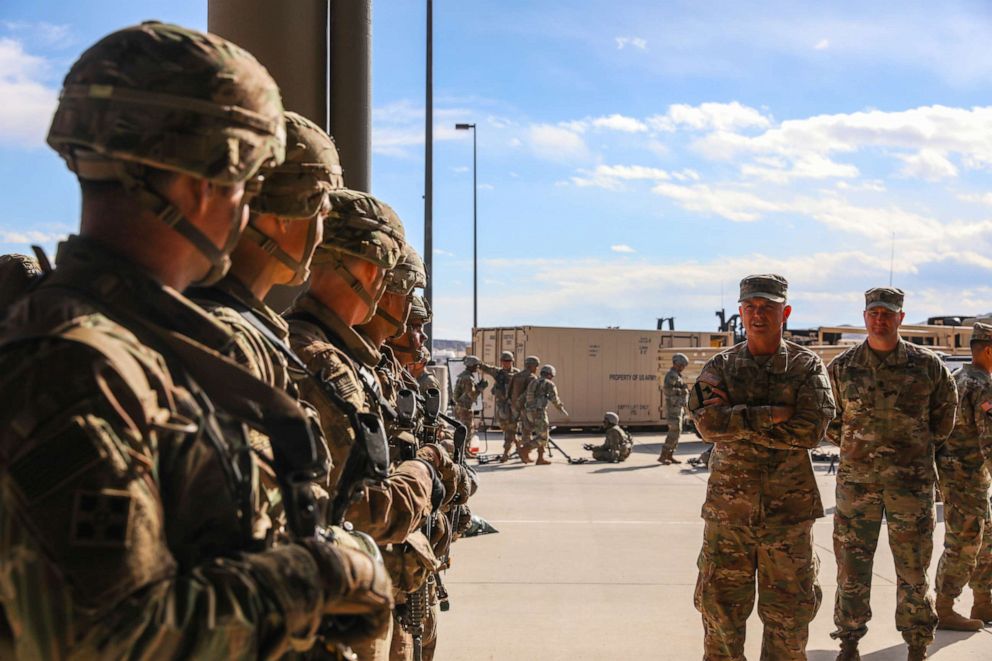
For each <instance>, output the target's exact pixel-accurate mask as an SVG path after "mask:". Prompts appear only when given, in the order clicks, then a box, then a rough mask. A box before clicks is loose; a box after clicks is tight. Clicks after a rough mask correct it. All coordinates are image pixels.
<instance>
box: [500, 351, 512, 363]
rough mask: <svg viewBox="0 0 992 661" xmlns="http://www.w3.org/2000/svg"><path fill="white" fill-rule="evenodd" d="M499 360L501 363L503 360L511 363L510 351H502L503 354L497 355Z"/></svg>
mask: <svg viewBox="0 0 992 661" xmlns="http://www.w3.org/2000/svg"><path fill="white" fill-rule="evenodd" d="M499 359H500V361H501V362H502V361H504V360H511V361H512V360H513V353H512V352H510V351H504V352H503V353H501V354H500V355H499Z"/></svg>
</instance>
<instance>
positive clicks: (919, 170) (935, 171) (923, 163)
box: [899, 149, 958, 181]
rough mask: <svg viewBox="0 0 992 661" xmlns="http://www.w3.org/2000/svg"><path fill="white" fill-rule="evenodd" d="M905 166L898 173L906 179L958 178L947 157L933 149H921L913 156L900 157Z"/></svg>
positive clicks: (935, 179) (955, 169)
mask: <svg viewBox="0 0 992 661" xmlns="http://www.w3.org/2000/svg"><path fill="white" fill-rule="evenodd" d="M899 158H901V159H902V160H903V162H904V163H905V164H906V165H905V166H904V167H903V169H902V170H901V171H900V172H901V174H902V175H904V176H906V177H915V178H917V179H926V180H927V181H937V180H939V179H948V178H951V177H956V176H958V169H957V167H956V166H955V165H954V164H953V163H951V162H950V161H949V160H948V158H947V156H946V155H944V154H942V153H940V152H939V151H937V150H935V149H921V150H920V151H918V152H916V153H915V154H909V155H903V156H900V157H899Z"/></svg>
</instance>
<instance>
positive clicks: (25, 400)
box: [0, 237, 323, 659]
mask: <svg viewBox="0 0 992 661" xmlns="http://www.w3.org/2000/svg"><path fill="white" fill-rule="evenodd" d="M163 330H164V331H169V332H172V333H176V334H179V335H181V336H183V337H187V338H195V340H196V341H197V342H198V343H199V344H200V345H202V346H205V347H208V348H210V349H213V350H215V351H218V352H223V351H227V350H228V349H229V347H230V343H231V342H232V336H231V333H230V332H229V331H228V330H227V329H226V328H225V327H223V326H222V325H220V324H218V323H217V322H216V321H215V320H214V319H212V318H211V317H210V316H209V315H207V314H206V313H204V312H203V311H202V310H200V309H199V308H198V307H196V306H194V305H193V304H192V303H191V302H190V301H189V300H187V299H185V298H184V297H182V296H181V295H179V294H178V293H176V292H175V291H173V290H171V289H169V288H167V287H163V286H161V285H160V284H158V283H157V282H155V281H154V280H152V279H151V278H149V277H148V276H147V275H146V274H145V273H144V272H143V271H141V270H139V269H138V268H136V267H135V266H133V265H132V264H131V263H130V262H128V261H127V260H125V259H123V258H121V257H119V256H117V255H115V254H114V253H111V252H109V251H107V250H106V249H104V248H102V247H100V246H99V245H98V244H95V243H94V242H92V241H89V240H85V239H82V238H78V237H73V238H70V239H69V240H68V241H66V242H65V243H64V244H63V245H62V247H61V249H60V251H59V255H58V269H57V270H56V271H55V272H54V273H53V274H52V275H50V276H48V277H47V279H46V281H45V282H44V283H43V284H42V285H41V286H39V287H38V288H37V289H35V290H34V291H33V292H32V293H31V294H30V295H28V296H27V297H25V298H24V299H22V300H21V301H20V303H19V304H18V306H17V307H16V308H15V309H14V310H12V313H11V315H10V316H9V317H8V318H7V320H6V322H5V324H4V326H3V328H2V337H3V342H4V346H3V347H2V348H0V374H2V375H3V377H2V378H3V380H2V382H0V402H3V407H2V413H0V603H2V605H3V611H5V612H6V615H7V618H8V620H9V622H10V625H11V627H10V629H11V630H12V631H13V632H15V634H14V635H15V646H16V651H17V654H18V655H19V657H20V658H24V659H28V658H31V659H35V658H45V659H58V658H64V657H67V656H69V655H72V656H73V658H177V657H185V658H218V657H224V658H229V657H240V658H256V657H257V658H263V657H264V658H270V657H277V656H280V655H281V654H282V653H283V652H284V651H285V650H286V649H287V646H288V645H289V643H290V641H291V640H294V639H295V640H297V642H303V640H302V639H304V638H307V637H308V636H310V635H311V634H312V633H313V631H314V630H315V628H316V626H317V624H318V623H319V620H320V615H321V613H320V609H321V607H322V601H323V596H322V595H321V590H320V588H319V587H318V586H320V585H321V578H320V572H319V570H318V566H317V564H316V562H315V560H314V559H313V557H312V556H311V555H310V553H309V552H308V551H306V550H305V549H304V548H303V547H301V546H297V545H287V546H284V547H281V548H279V549H270V550H265V551H262V550H259V547H260V544H259V540H258V536H257V535H256V534H255V530H254V529H253V525H252V523H253V510H254V509H255V498H256V496H257V489H256V478H257V473H256V471H255V466H254V462H253V461H252V458H251V454H250V453H249V452H247V451H246V450H247V441H246V437H245V434H244V429H243V426H242V425H241V424H240V423H239V422H237V421H235V420H233V419H232V418H230V417H228V416H226V415H225V414H223V413H222V412H219V411H218V412H215V411H214V406H215V404H214V402H213V401H212V400H211V396H210V394H209V393H205V392H204V391H203V390H202V388H201V386H200V384H199V383H197V382H196V381H194V379H193V378H192V377H191V376H190V374H189V372H188V371H187V369H186V368H185V363H183V361H182V359H181V358H180V357H179V356H178V355H177V354H176V353H175V352H174V351H173V350H171V349H170V348H169V347H167V346H163V341H162V340H161V335H160V333H161V331H163ZM246 378H247V377H246ZM204 504H209V507H205V506H204ZM163 605H167V607H163Z"/></svg>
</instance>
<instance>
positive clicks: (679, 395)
mask: <svg viewBox="0 0 992 661" xmlns="http://www.w3.org/2000/svg"><path fill="white" fill-rule="evenodd" d="M663 391H664V394H665V415H666V416H667V417H668V418H677V417H679V415H681V413H682V407H684V406H685V405H686V403H687V402H688V400H689V388H688V387H687V386H686V385H685V379H683V378H682V375H681V374H680V373H679V371H678V370H677V369H675V368H674V367H673V368H671V369H670V370H668V374H666V375H665V384H664V386H663Z"/></svg>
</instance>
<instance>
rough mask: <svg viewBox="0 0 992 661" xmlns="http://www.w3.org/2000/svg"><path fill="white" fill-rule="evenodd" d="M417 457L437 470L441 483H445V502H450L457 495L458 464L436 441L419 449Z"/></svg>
mask: <svg viewBox="0 0 992 661" xmlns="http://www.w3.org/2000/svg"><path fill="white" fill-rule="evenodd" d="M417 459H421V460H423V461H426V462H427V463H428V464H430V465H431V466H433V467H434V470H436V471H437V474H438V477H440V478H441V483H442V484H443V485H444V491H445V494H447V495H446V497H445V500H444V502H449V501H450V500H451V499H452V498H454V497H455V492H456V490H457V486H458V466H457V464H455V462H453V461H452V460H451V455H449V454H448V453H447V452H446V451H445V449H444V448H442V447H441V446H440V445H437V444H436V443H428V444H427V445H425V446H424V447H422V448H420V449H419V450H417Z"/></svg>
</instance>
